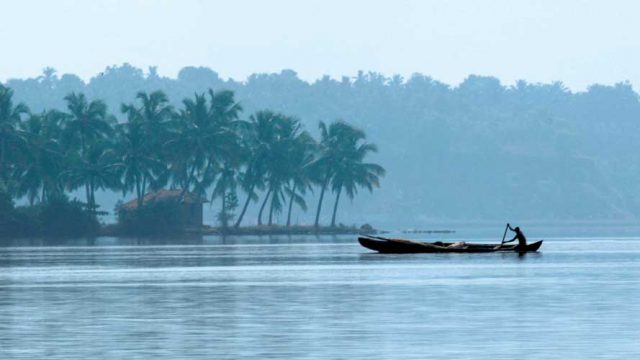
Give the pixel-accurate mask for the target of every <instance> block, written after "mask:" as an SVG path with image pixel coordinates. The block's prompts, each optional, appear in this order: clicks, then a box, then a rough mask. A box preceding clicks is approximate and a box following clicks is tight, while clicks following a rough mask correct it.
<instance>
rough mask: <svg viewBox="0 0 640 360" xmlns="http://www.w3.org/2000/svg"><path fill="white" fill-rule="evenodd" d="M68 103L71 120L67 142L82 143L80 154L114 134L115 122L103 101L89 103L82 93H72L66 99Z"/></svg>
mask: <svg viewBox="0 0 640 360" xmlns="http://www.w3.org/2000/svg"><path fill="white" fill-rule="evenodd" d="M64 99H65V100H66V101H67V109H68V110H69V118H68V119H67V121H66V129H65V130H66V136H67V141H69V142H70V143H74V142H75V141H76V140H78V141H79V143H80V154H81V156H84V153H85V152H87V151H88V147H90V146H91V145H92V143H93V142H94V141H98V140H100V139H103V138H105V137H108V136H110V135H112V134H113V127H112V125H113V124H114V123H115V120H114V119H113V118H112V117H111V116H109V115H108V113H107V105H105V103H104V102H103V101H101V100H93V101H91V102H89V101H88V100H87V98H86V96H85V95H84V94H82V93H79V94H76V93H71V94H69V95H67V96H65V98H64Z"/></svg>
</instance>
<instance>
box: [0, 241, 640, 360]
mask: <svg viewBox="0 0 640 360" xmlns="http://www.w3.org/2000/svg"><path fill="white" fill-rule="evenodd" d="M423 237H425V238H435V236H427V235H424V236H423ZM439 237H441V236H439ZM457 238H472V236H464V235H459V234H451V235H448V237H447V239H457ZM495 238H496V236H492V240H491V241H492V242H493V241H494V240H493V239H495ZM475 241H479V239H476V240H475ZM167 242H168V243H169V244H171V243H173V244H174V245H152V244H148V243H147V244H146V245H145V242H144V241H135V240H126V239H114V238H101V239H97V240H96V241H95V242H94V245H93V246H87V243H86V242H85V241H80V240H79V241H68V242H66V243H61V244H58V245H55V246H47V245H46V244H45V243H40V244H37V243H34V245H38V246H23V247H15V246H9V247H6V246H5V247H2V248H0V294H2V296H0V357H1V358H3V359H32V358H45V357H46V358H50V359H86V358H110V359H120V358H122V357H123V356H125V357H127V358H156V359H175V358H197V359H211V358H216V359H237V358H263V359H276V358H309V359H327V358H349V359H371V358H403V359H424V358H425V357H428V358H430V359H449V358H452V357H457V358H460V357H472V358H480V359H483V358H486V359H513V358H516V357H526V358H547V359H567V358H574V357H576V356H578V357H580V358H612V359H614V358H616V359H619V358H627V359H628V358H634V357H637V356H638V355H640V346H639V345H638V343H640V342H639V340H640V325H639V323H638V322H637V321H636V320H637V315H638V314H639V313H640V307H639V304H638V302H637V299H638V298H639V297H640V280H639V279H640V262H638V260H637V258H638V255H639V254H640V239H638V238H629V237H627V238H619V237H596V238H580V239H576V238H571V237H548V238H545V243H544V245H543V247H542V249H541V250H542V252H541V253H537V254H527V255H526V256H524V257H518V256H517V255H516V254H416V255H380V254H376V253H371V252H369V251H368V250H367V249H364V248H362V247H360V246H359V245H358V244H357V242H356V241H355V237H352V236H348V237H321V238H317V237H299V236H293V237H272V238H267V237H262V238H260V237H249V238H226V239H221V238H216V237H207V238H205V239H203V240H191V241H187V243H189V244H190V245H175V243H177V242H180V240H178V239H176V240H175V241H171V240H168V241H167ZM136 244H138V245H136ZM594 344H598V345H597V346H594Z"/></svg>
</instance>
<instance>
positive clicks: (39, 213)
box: [0, 193, 100, 238]
mask: <svg viewBox="0 0 640 360" xmlns="http://www.w3.org/2000/svg"><path fill="white" fill-rule="evenodd" d="M99 226H100V225H99V224H98V220H97V219H96V217H95V215H92V214H90V213H88V212H87V211H86V210H85V206H84V204H83V203H81V202H79V201H75V200H74V201H69V199H68V198H67V197H66V196H64V195H59V196H55V197H52V198H51V199H49V201H48V202H46V203H42V204H38V205H34V206H20V207H14V205H13V202H12V201H11V199H10V197H9V196H7V195H6V194H4V193H0V237H5V238H7V237H34V236H44V237H82V236H93V235H95V234H97V232H98V229H99Z"/></svg>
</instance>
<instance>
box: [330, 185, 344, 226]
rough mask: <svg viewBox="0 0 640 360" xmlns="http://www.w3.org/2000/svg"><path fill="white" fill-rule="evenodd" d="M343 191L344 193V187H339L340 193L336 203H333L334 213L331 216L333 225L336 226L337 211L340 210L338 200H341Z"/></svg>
mask: <svg viewBox="0 0 640 360" xmlns="http://www.w3.org/2000/svg"><path fill="white" fill-rule="evenodd" d="M341 193H342V187H340V189H338V194H337V195H336V203H335V204H333V215H332V216H331V227H334V226H336V212H338V202H339V201H340V194H341Z"/></svg>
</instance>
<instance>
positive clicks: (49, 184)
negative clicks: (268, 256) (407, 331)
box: [0, 85, 384, 231]
mask: <svg viewBox="0 0 640 360" xmlns="http://www.w3.org/2000/svg"><path fill="white" fill-rule="evenodd" d="M64 104H65V107H66V109H64V110H59V109H55V110H42V111H40V112H37V113H32V112H30V110H29V108H28V107H27V106H26V105H24V103H14V99H13V92H12V90H11V89H10V88H8V87H5V86H3V85H0V131H1V132H2V133H1V136H2V137H0V170H1V172H0V186H1V188H0V189H4V190H3V191H4V192H5V193H7V194H9V195H10V198H13V199H20V198H26V199H27V200H28V201H29V203H30V204H31V205H34V204H40V203H42V204H50V203H52V201H53V200H55V199H58V198H60V197H63V196H64V195H65V194H67V193H69V192H73V191H76V190H80V189H82V191H83V192H84V200H85V201H86V209H87V211H86V212H87V213H88V214H91V215H92V216H94V215H96V214H98V213H99V211H98V209H99V207H100V204H99V203H98V201H97V200H96V192H97V191H101V190H102V191H105V190H107V191H113V192H120V191H121V192H122V193H123V194H124V195H127V194H129V193H133V194H134V195H135V198H136V199H137V205H138V210H137V211H133V212H121V214H120V218H119V219H120V220H121V221H123V222H124V228H130V229H133V228H135V227H141V226H142V225H144V226H151V224H152V223H154V222H164V221H165V220H167V221H169V219H170V218H171V211H170V210H171V209H170V208H167V207H166V206H165V205H166V204H161V205H158V204H155V205H149V206H147V207H145V206H143V205H144V204H143V197H144V194H146V193H147V192H148V191H150V190H157V189H160V188H164V187H170V188H172V189H180V190H182V194H185V193H195V194H198V195H199V196H201V197H204V198H207V199H210V201H211V202H213V201H216V200H218V199H219V201H220V202H221V206H220V211H219V213H218V215H217V216H216V219H217V220H218V221H219V223H220V224H221V225H222V226H225V227H226V226H229V225H231V222H232V221H233V220H234V219H236V221H235V222H234V226H235V227H238V226H240V224H241V223H242V220H243V217H244V215H245V213H246V211H247V208H248V207H249V205H250V203H251V202H252V201H253V202H258V200H260V204H261V207H260V216H259V217H258V224H259V225H260V224H262V223H263V213H264V214H265V215H266V214H268V220H267V224H268V225H272V224H274V223H275V221H276V219H275V218H274V215H276V214H280V213H283V212H284V211H286V212H287V226H289V225H290V219H291V213H292V211H293V209H294V205H297V206H298V207H299V208H301V209H302V210H306V209H307V206H306V200H305V197H304V195H305V194H307V192H308V190H311V189H312V188H313V187H314V186H318V187H321V188H322V193H323V194H324V192H325V189H326V187H327V185H328V184H329V182H330V181H332V182H331V189H332V190H333V191H334V192H335V194H336V197H335V202H334V208H333V214H332V222H331V225H332V226H333V225H334V224H335V218H336V212H337V207H338V204H339V201H340V194H341V192H342V189H345V191H346V194H347V195H348V196H349V197H353V196H354V194H355V193H356V191H357V189H359V188H366V189H368V190H373V187H377V186H378V182H379V177H380V176H382V175H383V174H384V170H383V168H382V167H380V166H379V165H376V164H372V163H367V162H365V160H366V159H365V157H366V156H367V155H368V154H370V153H372V152H375V151H377V148H376V147H375V146H374V145H372V144H369V143H367V142H366V141H365V134H364V132H363V131H361V130H358V129H356V128H354V127H352V126H351V125H348V124H347V123H344V122H341V121H336V122H333V123H331V124H330V125H325V124H324V123H321V124H320V127H321V128H322V129H323V134H322V139H321V141H319V142H318V141H316V140H315V139H314V138H313V137H312V136H311V135H310V134H309V133H308V132H307V131H306V130H304V128H303V126H302V125H301V123H300V121H299V120H298V119H296V118H294V117H291V116H287V115H284V114H282V113H277V112H273V111H269V110H263V111H258V112H256V113H255V114H253V115H250V116H249V117H248V118H243V114H244V113H243V108H242V106H241V105H240V103H238V102H237V101H236V99H235V96H234V93H233V92H231V91H227V90H221V91H213V90H211V89H209V90H207V91H206V92H203V93H197V92H196V93H195V94H194V95H192V96H191V97H187V98H185V99H184V100H183V101H182V104H181V105H179V106H177V107H174V106H173V105H171V104H170V101H169V98H168V97H167V96H166V95H165V94H164V93H163V92H162V91H153V92H150V93H147V92H143V91H141V92H138V93H137V94H136V96H135V100H134V101H133V102H131V103H123V104H121V106H120V114H119V115H121V116H120V121H119V120H118V119H117V117H116V116H115V115H113V114H112V113H110V111H109V108H108V107H107V105H106V104H105V102H103V101H101V100H93V99H90V98H88V97H87V96H86V95H85V94H83V93H77V92H71V93H69V94H67V95H66V96H64ZM327 129H328V130H327ZM239 191H242V192H243V193H244V196H246V200H245V201H244V203H243V207H242V211H241V213H240V214H238V215H237V217H236V214H234V213H233V212H234V211H235V210H236V209H237V208H238V207H239V201H238V195H239ZM10 200H11V199H10ZM322 201H323V197H321V198H320V199H319V204H318V212H320V209H321V205H322ZM316 219H317V216H316ZM169 223H170V224H169ZM179 223H180V221H177V222H176V224H178V225H179ZM165 225H166V226H165ZM174 225H175V224H173V222H167V223H163V225H162V226H165V227H168V228H167V229H166V230H167V231H169V230H172V229H173V228H174V227H179V226H178V225H176V226H174ZM316 225H318V222H317V221H316ZM144 226H142V227H144ZM162 226H161V225H158V227H159V228H160V227H162ZM144 231H148V230H144Z"/></svg>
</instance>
